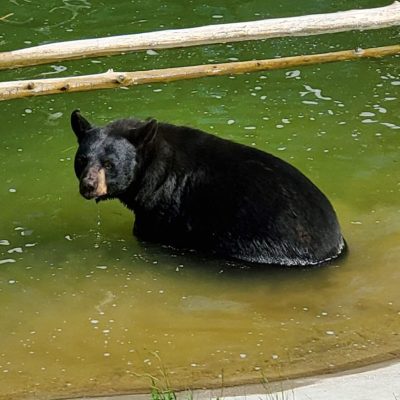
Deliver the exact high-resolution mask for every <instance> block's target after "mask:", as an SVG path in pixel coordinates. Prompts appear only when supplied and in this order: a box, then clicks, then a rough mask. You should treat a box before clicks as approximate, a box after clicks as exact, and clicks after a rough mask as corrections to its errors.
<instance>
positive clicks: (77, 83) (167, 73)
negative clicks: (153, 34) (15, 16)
mask: <svg viewBox="0 0 400 400" xmlns="http://www.w3.org/2000/svg"><path fill="white" fill-rule="evenodd" d="M395 54H400V45H394V46H386V47H375V48H370V49H356V50H344V51H337V52H332V53H323V54H314V55H306V56H294V57H284V58H276V59H272V60H256V61H241V62H232V63H224V64H207V65H196V66H191V67H178V68H166V69H155V70H151V71H136V72H114V71H112V70H110V71H108V72H106V73H102V74H95V75H84V76H76V77H67V78H51V79H37V80H25V81H16V82H1V83H0V101H1V100H10V99H16V98H21V97H30V96H41V95H46V94H56V93H67V92H82V91H88V90H96V89H108V88H116V87H127V86H132V85H142V84H147V83H156V82H172V81H177V80H183V79H194V78H201V77H205V76H220V75H235V74H243V73H245V72H254V71H266V70H273V69H281V68H293V67H299V66H302V65H310V64H317V63H328V62H333V61H343V60H356V59H359V58H368V57H369V58H379V57H383V56H391V55H395Z"/></svg>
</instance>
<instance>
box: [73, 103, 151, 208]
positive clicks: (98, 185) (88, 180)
mask: <svg viewBox="0 0 400 400" xmlns="http://www.w3.org/2000/svg"><path fill="white" fill-rule="evenodd" d="M71 126H72V130H73V131H74V133H75V135H76V137H77V139H78V144H79V147H78V150H77V152H76V155H75V164H74V166H75V174H76V176H77V178H78V179H79V191H80V193H81V195H82V196H83V197H85V198H86V199H96V201H100V200H105V199H109V198H114V197H117V196H118V195H121V194H123V193H124V192H125V191H126V190H127V189H128V187H129V186H130V185H131V184H132V183H133V182H134V180H135V175H136V172H137V169H138V163H139V162H140V159H141V153H142V152H143V148H144V147H145V146H146V145H149V143H151V142H152V141H153V139H154V137H155V136H156V133H157V129H158V123H157V121H156V120H154V119H152V120H147V121H139V120H136V119H121V120H117V121H114V122H112V123H110V124H108V125H106V126H104V127H95V126H92V125H91V124H90V123H89V122H88V121H87V120H86V119H85V118H84V117H82V115H81V114H80V112H79V110H75V111H73V112H72V114H71Z"/></svg>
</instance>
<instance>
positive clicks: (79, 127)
mask: <svg viewBox="0 0 400 400" xmlns="http://www.w3.org/2000/svg"><path fill="white" fill-rule="evenodd" d="M71 127H72V130H73V131H74V132H75V135H76V137H77V138H78V142H80V141H81V139H82V138H83V136H84V135H85V133H86V132H87V131H88V130H89V129H91V128H92V125H91V124H90V122H89V121H87V120H86V119H85V118H83V117H82V115H81V112H80V111H79V110H75V111H72V114H71Z"/></svg>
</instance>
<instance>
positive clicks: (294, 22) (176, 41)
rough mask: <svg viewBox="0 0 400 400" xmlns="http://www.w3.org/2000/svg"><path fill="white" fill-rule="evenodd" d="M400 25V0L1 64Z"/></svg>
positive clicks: (27, 53) (55, 47)
mask: <svg viewBox="0 0 400 400" xmlns="http://www.w3.org/2000/svg"><path fill="white" fill-rule="evenodd" d="M395 25H400V3H399V2H398V1H396V2H394V3H393V4H392V5H389V6H386V7H379V8H372V9H366V10H350V11H342V12H336V13H330V14H315V15H306V16H300V17H291V18H277V19H266V20H262V21H252V22H240V23H233V24H222V25H209V26H203V27H197V28H190V29H175V30H165V31H159V32H148V33H139V34H133V35H121V36H113V37H109V38H99V39H85V40H75V41H69V42H60V43H52V44H46V45H41V46H36V47H31V48H26V49H21V50H14V51H9V52H3V53H0V69H5V68H17V67H22V66H28V65H37V64H45V63H52V62H57V61H62V60H71V59H77V58H84V57H99V56H109V55H113V54H119V53H123V52H129V51H136V50H145V49H165V48H175V47H189V46H198V45H202V44H212V43H228V42H239V41H245V40H257V39H268V38H274V37H284V36H308V35H319V34H323V33H333V32H343V31H349V30H367V29H378V28H385V27H389V26H395Z"/></svg>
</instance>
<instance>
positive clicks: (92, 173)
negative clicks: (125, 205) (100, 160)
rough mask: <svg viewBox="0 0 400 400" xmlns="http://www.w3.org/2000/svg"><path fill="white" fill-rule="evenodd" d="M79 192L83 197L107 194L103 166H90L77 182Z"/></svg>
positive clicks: (89, 197)
mask: <svg viewBox="0 0 400 400" xmlns="http://www.w3.org/2000/svg"><path fill="white" fill-rule="evenodd" d="M79 192H80V194H81V195H82V196H83V197H84V198H85V199H88V200H90V199H94V198H97V197H101V196H105V195H106V194H107V183H106V174H105V170H104V168H100V169H97V168H90V169H89V170H88V172H87V173H86V174H85V176H84V177H83V178H82V179H81V181H80V184H79Z"/></svg>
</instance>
